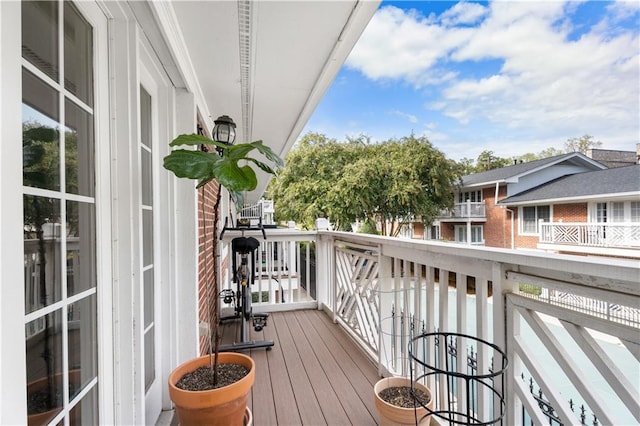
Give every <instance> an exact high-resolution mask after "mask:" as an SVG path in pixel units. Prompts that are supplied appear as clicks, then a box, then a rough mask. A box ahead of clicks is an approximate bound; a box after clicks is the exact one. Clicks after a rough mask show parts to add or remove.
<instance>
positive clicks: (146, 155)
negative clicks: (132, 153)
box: [140, 148, 153, 206]
mask: <svg viewBox="0 0 640 426" xmlns="http://www.w3.org/2000/svg"><path fill="white" fill-rule="evenodd" d="M140 154H141V160H142V169H141V171H140V173H141V175H142V176H141V177H142V204H144V205H145V206H152V205H153V180H152V176H151V153H150V152H149V151H147V150H146V149H144V148H142V149H141V150H140Z"/></svg>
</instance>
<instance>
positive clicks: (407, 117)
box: [389, 110, 418, 124]
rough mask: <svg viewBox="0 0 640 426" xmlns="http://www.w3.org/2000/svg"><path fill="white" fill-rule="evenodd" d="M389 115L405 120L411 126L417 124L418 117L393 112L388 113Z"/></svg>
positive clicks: (396, 111)
mask: <svg viewBox="0 0 640 426" xmlns="http://www.w3.org/2000/svg"><path fill="white" fill-rule="evenodd" d="M389 114H391V115H395V116H397V117H401V118H404V119H405V120H407V121H408V122H409V123H411V124H416V123H417V122H418V117H416V116H415V115H413V114H409V113H406V112H402V111H398V110H393V111H389Z"/></svg>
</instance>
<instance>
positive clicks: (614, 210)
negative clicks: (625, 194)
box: [611, 201, 624, 222]
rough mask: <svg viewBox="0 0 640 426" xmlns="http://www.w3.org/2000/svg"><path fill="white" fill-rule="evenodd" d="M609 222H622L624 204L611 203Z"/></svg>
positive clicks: (619, 202) (618, 202)
mask: <svg viewBox="0 0 640 426" xmlns="http://www.w3.org/2000/svg"><path fill="white" fill-rule="evenodd" d="M611 222H624V203H623V202H621V201H616V202H615V203H611Z"/></svg>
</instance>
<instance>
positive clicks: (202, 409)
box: [169, 352, 256, 426]
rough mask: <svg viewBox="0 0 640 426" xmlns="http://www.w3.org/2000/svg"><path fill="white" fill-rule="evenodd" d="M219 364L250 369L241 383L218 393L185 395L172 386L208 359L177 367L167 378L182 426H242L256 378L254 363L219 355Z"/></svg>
mask: <svg viewBox="0 0 640 426" xmlns="http://www.w3.org/2000/svg"><path fill="white" fill-rule="evenodd" d="M219 363H220V364H240V365H244V366H245V367H247V368H248V369H249V374H247V375H246V376H245V377H243V378H242V379H241V380H238V381H237V382H235V383H233V384H231V385H229V386H224V387H221V388H218V389H211V390H207V391H197V392H193V391H185V390H182V389H179V388H177V387H176V386H175V384H176V383H177V382H178V381H179V380H180V379H181V378H182V376H184V375H185V374H186V373H188V372H191V371H194V370H196V369H198V368H199V367H202V366H205V365H209V356H208V355H205V356H202V357H200V358H195V359H192V360H190V361H187V362H185V363H184V364H182V365H180V366H178V367H177V368H176V369H175V370H173V371H172V372H171V374H170V375H169V396H170V397H171V400H172V401H173V403H174V404H175V406H176V414H177V415H178V421H179V423H180V425H181V426H189V425H211V426H243V425H244V419H245V411H246V408H247V398H248V396H249V391H250V390H251V387H252V386H253V382H254V381H255V376H256V368H255V363H254V362H253V360H252V359H251V357H249V356H247V355H244V354H240V353H234V352H225V353H221V354H220V355H219Z"/></svg>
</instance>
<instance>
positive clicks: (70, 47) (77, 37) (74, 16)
mask: <svg viewBox="0 0 640 426" xmlns="http://www.w3.org/2000/svg"><path fill="white" fill-rule="evenodd" d="M92 64H93V31H92V28H91V26H90V25H89V24H88V23H87V21H85V20H84V18H83V17H82V16H80V14H79V13H78V11H77V10H76V8H75V7H74V6H73V5H72V4H71V2H65V3H64V87H65V88H66V89H67V90H69V91H70V92H71V93H73V94H74V95H76V96H77V97H78V98H79V99H80V100H82V101H84V102H85V103H86V104H87V105H89V106H93V66H92Z"/></svg>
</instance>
